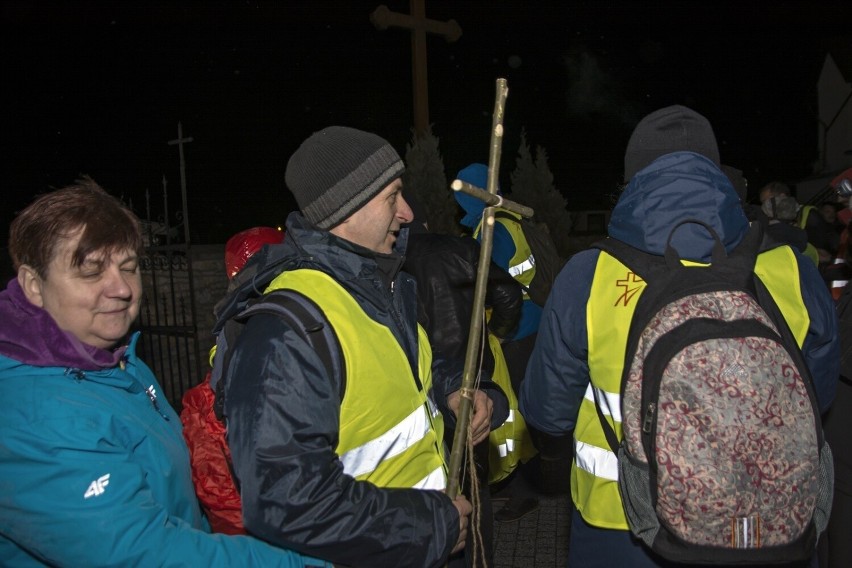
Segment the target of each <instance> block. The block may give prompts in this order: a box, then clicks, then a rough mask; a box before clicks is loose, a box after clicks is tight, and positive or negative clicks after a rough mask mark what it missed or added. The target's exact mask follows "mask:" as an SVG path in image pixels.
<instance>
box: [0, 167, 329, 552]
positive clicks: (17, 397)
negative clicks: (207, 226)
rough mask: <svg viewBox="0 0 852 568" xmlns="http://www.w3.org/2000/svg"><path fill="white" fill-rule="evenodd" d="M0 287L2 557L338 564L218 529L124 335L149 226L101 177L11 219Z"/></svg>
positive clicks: (137, 293)
mask: <svg viewBox="0 0 852 568" xmlns="http://www.w3.org/2000/svg"><path fill="white" fill-rule="evenodd" d="M9 248H10V252H11V255H12V259H13V261H14V263H15V267H16V270H17V278H15V279H13V280H11V281H10V282H9V284H8V286H7V288H6V290H4V291H3V292H0V400H3V401H4V408H3V411H2V412H0V432H2V440H0V487H2V491H0V563H2V564H3V565H4V566H42V565H50V566H248V565H262V566H288V567H289V566H294V567H295V566H328V564H327V563H325V562H322V561H318V560H312V559H310V558H305V557H302V556H300V555H299V554H297V553H295V552H292V551H288V550H283V549H278V548H274V547H272V546H270V545H267V544H266V543H263V542H261V541H259V540H256V539H253V538H250V537H245V536H226V535H214V534H210V529H209V525H208V523H207V520H206V519H205V518H204V517H203V515H202V513H201V510H200V508H199V505H198V501H197V499H196V496H195V492H194V489H193V485H192V480H191V477H190V468H189V455H188V451H187V449H186V446H185V444H184V441H183V437H182V435H181V423H180V420H179V418H178V416H177V414H175V412H174V410H172V408H171V407H170V406H169V404H168V402H167V401H166V400H165V399H163V398H161V397H160V396H159V394H160V386H159V384H158V383H157V380H156V379H155V378H154V376H153V374H152V373H151V371H150V369H149V368H148V367H147V366H146V365H145V363H143V362H142V361H141V360H140V359H139V358H138V357H137V355H136V342H137V340H138V334H133V336H132V337H131V338H130V340H129V341H127V333H128V330H129V328H130V325H131V324H132V322H133V320H134V319H135V318H136V316H137V315H138V312H139V304H140V297H141V279H140V275H139V267H138V252H137V251H139V250H140V248H141V239H140V233H139V224H138V221H137V220H136V218H135V217H134V216H133V214H132V213H131V212H130V211H129V210H128V209H126V208H125V207H124V206H123V205H122V204H121V203H120V202H119V201H118V200H116V199H115V198H113V197H111V196H109V195H108V194H106V193H105V192H104V191H103V190H102V189H101V188H100V187H98V186H97V184H95V183H94V182H93V181H92V180H91V179H88V178H86V179H84V180H81V181H79V182H78V183H77V185H74V186H70V187H68V188H65V189H62V190H59V191H56V192H53V193H49V194H46V195H44V196H42V197H40V198H39V199H37V200H36V201H35V202H34V203H33V204H32V205H30V206H29V207H27V208H26V209H25V210H24V211H23V212H22V213H21V214H20V215H19V216H18V217H17V218H16V219H15V221H14V222H13V223H12V227H11V233H10V239H9Z"/></svg>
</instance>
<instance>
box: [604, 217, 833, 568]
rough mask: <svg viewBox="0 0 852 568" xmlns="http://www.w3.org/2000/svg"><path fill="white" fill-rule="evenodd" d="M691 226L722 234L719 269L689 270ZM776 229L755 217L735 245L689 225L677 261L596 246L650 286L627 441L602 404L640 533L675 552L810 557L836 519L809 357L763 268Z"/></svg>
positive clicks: (635, 324) (627, 410)
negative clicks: (760, 255) (684, 253)
mask: <svg viewBox="0 0 852 568" xmlns="http://www.w3.org/2000/svg"><path fill="white" fill-rule="evenodd" d="M684 223H697V224H699V225H702V226H704V228H706V229H707V231H708V232H709V233H710V234H711V235H712V236H713V238H714V240H715V246H714V249H713V253H712V263H711V264H710V265H709V266H685V265H684V264H683V263H682V262H681V259H680V257H679V255H678V253H677V251H676V250H675V249H674V247H673V246H672V245H671V241H672V235H674V233H675V231H676V230H677V229H678V228H679V227H680V226H681V225H683V224H684ZM762 234H763V231H762V227H761V226H760V225H759V224H757V223H755V224H754V225H753V226H752V228H751V230H750V231H749V232H748V234H747V236H746V237H745V239H744V240H743V242H742V243H741V244H740V245H738V246H737V247H736V249H735V250H733V251H732V252H731V253H730V254H728V253H726V252H725V249H724V246H723V245H722V243H721V241H720V239H719V237H718V235H717V234H716V233H715V231H713V229H712V228H711V227H709V226H708V225H706V224H705V223H703V222H700V221H697V220H689V221H684V222H682V223H679V224H678V225H677V226H675V228H674V229H673V230H672V231H671V233H670V235H669V238H668V242H667V244H666V252H665V257H659V256H654V255H649V254H647V253H644V252H642V251H639V250H638V249H635V248H633V247H630V246H629V245H627V244H625V243H622V242H620V241H617V240H615V239H605V240H604V241H600V242H599V243H596V245H595V246H596V248H600V249H601V250H603V251H605V252H606V253H608V254H610V255H611V256H613V257H615V258H616V259H617V260H619V261H620V262H621V263H622V264H624V265H625V266H627V267H628V268H629V269H630V270H631V271H632V272H634V273H635V274H636V275H637V276H639V277H640V278H642V279H643V280H644V281H645V283H646V289H645V291H644V292H643V293H642V295H641V297H640V299H639V301H638V304H637V306H636V311H635V313H634V316H633V320H632V322H631V326H630V331H629V334H628V342H627V350H626V357H625V365H624V375H623V377H622V382H621V389H622V393H621V413H622V430H623V439H622V441H621V442H619V441H618V438H617V436H616V433H615V431H614V429H613V426H612V424H611V423H610V422H609V421H608V420H607V418H606V417H605V416H604V413H603V411H602V409H601V406H600V402H599V401H596V406H597V410H598V416H599V418H600V420H601V424H602V426H603V429H604V433H605V434H606V437H607V441H608V443H609V445H610V446H611V449H612V451H613V452H615V453H616V454H617V456H618V478H619V479H618V483H619V490H620V492H621V496H622V501H623V503H624V508H625V513H626V516H627V521H628V524H629V526H630V530H631V531H632V532H633V534H634V535H636V536H637V537H638V538H639V539H640V540H642V541H643V542H644V543H645V544H646V545H647V546H648V547H650V548H651V549H652V550H653V551H655V552H656V553H658V554H659V555H660V556H662V557H663V558H666V559H668V560H672V561H676V562H687V563H692V564H770V563H784V562H792V561H805V560H807V559H809V558H811V557H812V556H813V555H814V554H815V551H816V542H817V538H818V536H819V534H820V533H821V532H822V531H823V530H824V529H825V526H826V524H827V521H828V516H829V513H830V510H831V498H832V491H833V479H834V477H833V476H834V474H833V463H832V457H831V451H830V449H829V447H828V444H826V443H825V441H824V439H823V433H822V426H821V422H820V415H819V410H818V405H817V402H816V398H815V394H814V388H813V384H812V379H811V375H810V372H809V371H808V368H807V366H806V365H805V362H804V358H803V356H802V353H801V351H800V350H799V347H798V345H797V343H796V341H795V339H794V337H793V335H792V332H791V331H790V329H789V328H788V327H787V324H786V322H785V320H784V318H783V316H782V315H781V313H780V311H779V309H778V307H777V305H776V304H775V302H774V300H773V299H772V297H771V296H770V294H769V292H768V291H767V289H766V288H765V286H764V285H763V283H762V282H761V281H760V279H759V278H758V277H757V276H756V275H755V274H754V265H755V260H756V257H757V251H758V249H759V246H760V243H761V239H762ZM693 264H694V263H693Z"/></svg>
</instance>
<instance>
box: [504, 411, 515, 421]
mask: <svg viewBox="0 0 852 568" xmlns="http://www.w3.org/2000/svg"><path fill="white" fill-rule="evenodd" d="M514 421H515V410H514V409H512V408H510V409H509V416H508V418H506V422H514ZM504 424H505V422H504Z"/></svg>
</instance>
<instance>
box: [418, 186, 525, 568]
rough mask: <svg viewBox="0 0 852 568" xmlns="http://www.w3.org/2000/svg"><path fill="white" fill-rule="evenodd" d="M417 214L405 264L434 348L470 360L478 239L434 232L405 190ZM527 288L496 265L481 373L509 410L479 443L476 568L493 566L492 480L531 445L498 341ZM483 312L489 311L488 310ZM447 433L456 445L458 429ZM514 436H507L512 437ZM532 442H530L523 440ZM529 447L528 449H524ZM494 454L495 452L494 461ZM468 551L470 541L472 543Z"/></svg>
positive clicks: (480, 348)
mask: <svg viewBox="0 0 852 568" xmlns="http://www.w3.org/2000/svg"><path fill="white" fill-rule="evenodd" d="M406 201H408V203H409V205H411V209H412V211H413V214H414V219H413V220H412V222H411V223H410V224H409V225H408V227H409V237H408V247H407V249H406V253H405V264H403V266H402V269H403V270H404V271H405V272H408V273H409V274H411V275H412V276H413V277H414V279H415V281H416V282H417V299H418V312H419V314H420V315H419V317H418V319H419V321H420V322H421V324H422V325H423V327H424V328H425V329H426V333H427V335H428V336H429V341H430V343H431V344H432V350H433V352H434V353H436V354H440V355H441V357H444V358H447V359H455V360H458V361H461V362H464V361H465V358H466V354H467V345H468V336H469V334H470V324H471V317H472V314H473V305H474V292H475V287H476V279H477V271H478V268H479V257H480V248H479V244H478V243H477V242H476V241H475V240H474V239H472V238H470V237H468V236H455V235H441V234H437V233H432V232H430V231H429V228H428V226H427V224H426V222H425V219H426V216H425V214H424V212H423V211H422V210H421V209H420V206H419V204H418V202H417V200H416V199H414V198H413V196H410V195H409V196H407V197H406ZM522 301H523V298H522V295H521V287H520V285H519V284H518V283H517V282H516V281H515V279H514V278H512V276H511V275H510V274H509V273H508V272H506V271H505V270H503V269H501V268H500V267H499V266H497V265H496V264H494V263H493V262H492V263H490V267H489V270H488V280H487V284H486V288H485V306H486V309H487V310H488V313H489V317H488V321H487V324H485V323H484V324H483V327H482V329H483V331H484V333H483V334H482V335H481V336H480V340H479V341H478V342H477V344H476V355H477V363H476V370H477V374H478V375H479V376H480V377H482V378H485V379H487V378H491V380H492V381H493V382H496V383H497V384H498V385H499V386H501V387H502V388H503V389H504V390H505V391H506V392H507V394H508V395H509V403H510V407H511V408H510V412H509V418H508V419H507V421H506V422H505V423H504V424H503V425H502V426H500V428H498V429H497V430H495V431H493V432H491V435H490V436H489V439H488V440H486V441H483V442H482V443H480V444H479V445H477V446H476V447H475V448H474V452H475V462H476V463H475V466H476V472H477V476H478V480H479V486H480V489H481V491H480V503H481V510H482V515H481V527H482V536H483V544H484V546H483V548H484V550H483V552H482V558H480V559H478V562H476V563H475V565H476V566H491V565H493V560H492V550H493V545H492V543H493V538H492V537H493V527H492V523H493V521H494V518H493V511H492V506H491V498H490V491H489V487H488V486H489V481H490V480H491V479H494V478H496V477H499V478H501V479H502V477H503V475H504V474H505V472H511V471H512V470H513V469H514V467H515V466H516V464H517V462H518V461H519V459H521V457H523V458H524V459H528V458H529V457H531V454H529V452H530V450H532V445H531V441H530V440H529V436H528V435H527V436H526V440H525V439H524V433H525V432H526V429H525V428H524V425H523V418H521V417H520V414H519V413H518V412H517V408H518V405H517V399H516V398H515V396H514V393H513V391H512V383H511V379H510V378H509V373H508V368H507V367H506V362H505V359H504V357H503V350H502V348H501V347H500V340H499V339H498V338H502V337H505V336H507V335H508V334H509V333H510V332H511V331H512V330H513V329H514V328H515V326H516V325H517V323H518V319H519V318H520V315H521V303H522ZM483 316H485V314H484V313H483ZM445 438H446V439H447V442H448V444H450V445H451V444H452V432H451V431H449V430H448V431H447V433H446V435H445ZM507 438H508V439H507ZM525 443H526V446H525ZM525 452H526V453H525ZM489 454H490V457H491V458H492V460H491V462H490V463H489ZM467 547H468V550H469V549H470V547H471V544H470V543H468V545H467ZM468 557H469V558H471V559H473V558H472V555H469V556H468Z"/></svg>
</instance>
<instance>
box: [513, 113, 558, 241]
mask: <svg viewBox="0 0 852 568" xmlns="http://www.w3.org/2000/svg"><path fill="white" fill-rule="evenodd" d="M510 179H511V182H512V199H513V200H514V201H518V202H519V203H523V204H524V205H527V206H529V207H532V208H533V210H534V211H535V216H534V217H533V220H534V221H536V222H538V223H544V225H545V226H546V227H547V229H548V231H549V232H550V236H551V238H552V239H553V242H554V244H555V245H556V248H557V250H558V251H559V253H560V254H561V255H563V256H568V254H569V241H568V236H569V233H570V232H571V226H572V223H571V215H570V214H569V213H568V209H567V202H566V200H565V198H564V197H563V196H562V194H561V193H559V191H557V190H556V187H555V186H554V185H553V173H552V172H551V171H550V166H549V165H548V163H547V152H546V151H545V150H544V148H542V147H541V146H537V147H536V150H535V158H533V156H532V153H531V152H530V147H529V143H528V142H527V135H526V131H524V130H522V131H521V143H520V146H519V147H518V158H517V161H516V165H515V170H514V171H513V172H512V174H511V178H510Z"/></svg>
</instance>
